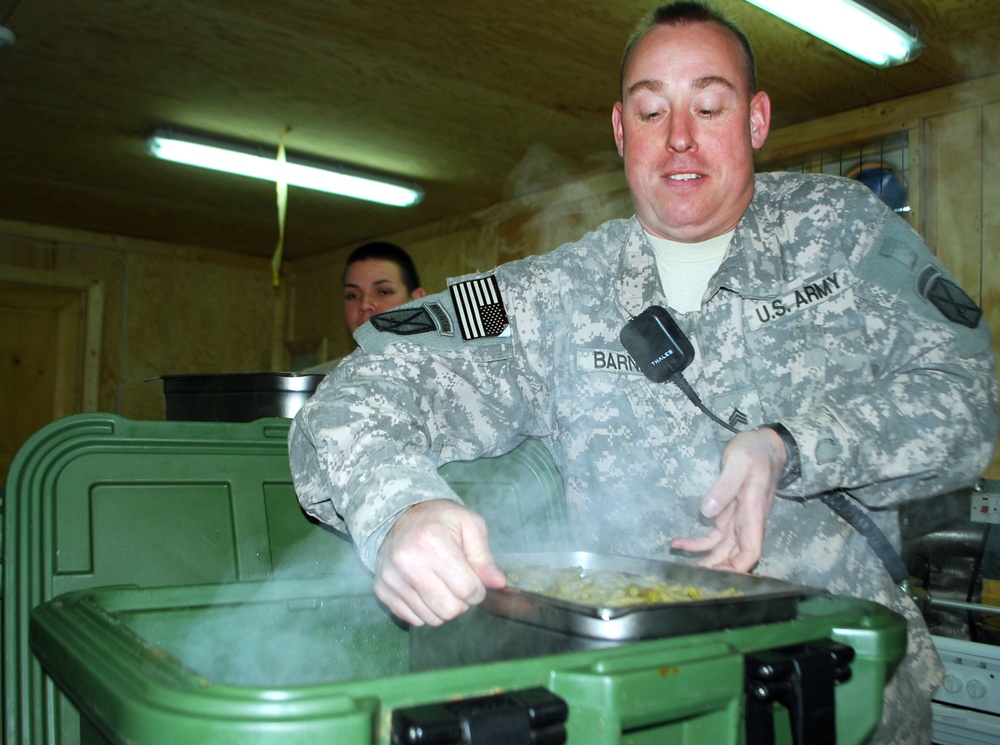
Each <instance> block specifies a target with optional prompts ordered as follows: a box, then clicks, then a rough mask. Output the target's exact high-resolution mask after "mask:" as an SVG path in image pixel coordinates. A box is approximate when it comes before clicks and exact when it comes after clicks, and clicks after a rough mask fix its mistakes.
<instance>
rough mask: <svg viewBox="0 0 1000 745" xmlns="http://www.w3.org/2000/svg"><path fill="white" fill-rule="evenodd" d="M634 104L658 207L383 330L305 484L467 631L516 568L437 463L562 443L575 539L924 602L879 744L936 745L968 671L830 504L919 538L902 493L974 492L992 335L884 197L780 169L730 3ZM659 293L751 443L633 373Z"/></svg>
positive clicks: (630, 126)
mask: <svg viewBox="0 0 1000 745" xmlns="http://www.w3.org/2000/svg"><path fill="white" fill-rule="evenodd" d="M621 94H622V100H621V102H620V103H618V104H616V105H615V107H614V111H613V114H612V124H613V128H614V136H615V142H616V144H617V147H618V151H619V153H620V155H621V156H622V157H623V158H624V162H625V171H626V175H627V178H628V183H629V187H630V189H631V191H632V197H633V202H634V204H635V209H636V215H635V217H633V218H631V219H629V220H615V221H611V222H608V223H606V224H604V225H603V226H601V227H600V228H599V229H597V230H596V231H594V232H593V233H590V234H588V235H587V236H585V237H584V238H583V239H581V240H580V241H579V242H577V243H575V244H569V245H565V246H563V247H561V248H559V249H556V250H555V251H553V252H551V253H549V254H546V255H542V256H537V257H532V258H529V259H525V260H523V261H519V262H514V263H511V264H507V265H504V266H501V267H498V268H497V269H496V270H494V272H493V273H492V274H489V275H485V276H477V277H471V278H464V279H460V280H458V281H455V282H454V283H453V284H452V285H451V287H450V290H449V292H447V293H442V294H440V295H437V296H433V297H430V298H428V299H427V301H426V302H420V303H410V304H407V305H406V306H402V308H400V309H397V310H395V311H391V312H389V313H387V314H383V315H382V316H376V317H375V318H374V319H373V320H372V322H371V323H370V324H367V325H366V326H364V327H362V328H361V329H360V330H359V331H358V333H357V335H356V336H357V339H358V342H359V344H360V346H361V347H362V349H364V350H365V352H366V353H367V354H359V355H355V356H354V357H352V358H351V359H350V360H349V361H348V362H346V363H345V364H344V365H343V366H342V367H341V369H339V370H338V371H337V372H336V373H335V374H334V375H333V376H331V378H329V379H328V380H327V381H326V382H325V383H324V384H323V385H322V386H321V387H320V389H319V390H318V391H317V393H316V395H315V396H314V397H313V398H312V400H311V401H310V402H309V403H307V404H306V406H304V407H303V409H302V410H301V411H300V412H299V415H298V417H297V419H296V422H295V426H294V428H293V430H292V433H291V435H290V447H291V459H292V473H293V475H294V477H295V482H296V488H297V491H298V494H299V499H300V501H301V503H302V504H303V506H304V507H305V509H306V510H307V511H308V512H309V513H311V514H313V515H315V516H316V517H317V518H319V519H320V520H323V521H324V522H326V523H329V524H330V525H333V526H334V527H337V528H339V529H344V530H347V531H348V532H349V533H350V535H351V536H352V538H353V540H354V541H355V544H356V545H357V548H358V550H359V552H360V554H361V556H362V558H363V560H364V561H365V562H366V563H367V565H368V566H369V567H371V568H372V569H373V570H374V571H375V592H376V594H377V595H378V597H379V598H380V599H382V600H383V602H385V604H386V605H387V607H388V608H389V609H390V610H391V611H392V612H393V613H395V614H396V615H397V616H398V617H399V618H401V619H402V620H404V621H406V622H409V623H411V624H414V625H419V624H423V623H428V624H440V623H442V622H444V621H446V620H448V619H451V618H454V617H455V616H457V615H459V614H460V613H462V612H464V611H465V610H466V609H468V607H469V606H470V605H472V604H475V603H478V602H480V601H481V600H482V599H483V597H484V595H485V591H486V588H488V587H490V588H499V587H503V586H504V584H505V578H504V576H503V574H502V573H501V571H500V570H499V569H498V567H497V566H496V565H495V563H494V561H493V559H492V556H491V554H490V550H489V547H488V543H487V536H486V528H485V524H484V521H483V520H482V519H481V518H480V517H479V516H478V515H475V514H473V513H472V512H471V511H470V510H468V509H466V508H465V507H464V506H463V505H462V504H461V503H460V501H459V500H458V499H457V498H456V497H455V495H454V494H453V493H452V492H451V491H450V490H449V488H448V487H447V485H446V484H445V482H444V481H443V479H441V477H440V476H438V474H437V473H436V469H437V467H438V466H439V465H441V464H442V463H445V462H447V461H451V460H457V459H462V460H465V459H472V458H477V457H481V456H493V455H497V454H499V453H503V452H506V451H509V450H511V449H512V448H513V447H515V446H516V445H517V444H518V443H519V442H520V441H521V440H522V439H523V438H524V437H526V436H536V437H539V438H541V439H542V440H543V441H544V442H545V444H546V445H547V447H548V448H549V450H550V452H551V453H552V456H553V458H554V460H555V461H556V463H557V464H558V465H559V468H560V471H561V473H562V475H563V479H564V484H565V488H566V497H567V507H568V511H569V515H570V520H571V522H572V526H571V527H572V534H573V535H574V537H575V539H576V540H577V541H578V544H579V545H578V546H575V548H579V549H581V550H598V551H604V552H610V553H623V554H631V555H642V556H647V557H651V558H673V559H674V560H677V558H678V557H677V556H676V553H677V552H680V553H696V554H698V555H699V557H700V563H701V564H702V565H704V566H710V567H717V568H724V569H730V570H736V571H741V572H749V571H751V570H753V571H755V572H756V573H758V574H761V575H767V576H772V577H780V578H784V579H787V580H791V581H793V582H799V583H802V584H807V585H813V586H819V587H824V588H826V589H828V590H829V591H831V592H833V593H836V594H841V595H854V596H859V597H865V598H869V599H872V600H875V601H878V602H880V603H883V604H885V605H887V606H889V607H891V608H893V609H894V610H896V611H897V612H899V613H901V614H903V615H905V616H906V618H907V619H908V621H909V632H910V633H909V645H908V650H907V653H906V657H905V658H904V660H903V662H902V663H901V665H900V667H899V668H898V670H897V672H896V674H895V676H894V677H893V679H892V681H891V682H890V683H889V684H888V685H887V687H886V694H885V696H886V706H885V707H884V716H883V722H882V724H881V725H880V727H879V730H878V732H877V733H876V735H875V740H874V741H875V742H885V743H920V742H927V741H928V740H929V737H930V731H931V726H930V698H931V695H932V693H933V691H934V690H935V689H936V687H937V685H938V684H939V682H940V680H941V666H940V663H939V661H938V659H937V656H936V654H935V651H934V648H933V646H932V643H931V639H930V636H929V634H928V633H927V629H926V627H925V626H924V623H923V620H922V618H921V616H920V613H919V612H918V610H917V609H916V607H915V606H914V605H913V603H912V602H911V601H910V600H909V599H908V598H907V597H906V595H905V593H904V592H903V591H902V590H901V589H900V588H899V587H898V586H897V584H896V583H895V582H894V581H893V579H892V578H891V577H890V575H889V573H888V572H887V571H886V568H885V567H884V566H883V564H882V563H881V562H880V560H879V558H878V557H877V556H876V554H875V553H874V552H873V551H872V549H871V548H870V547H869V545H868V543H867V542H866V540H865V538H864V537H862V535H861V534H859V533H858V532H857V531H856V530H854V529H853V528H852V527H851V526H850V525H848V524H847V523H845V522H844V521H842V520H840V519H839V518H838V517H837V515H836V514H834V512H832V511H831V509H830V508H829V507H828V506H827V505H826V504H825V503H824V502H823V501H822V499H821V495H824V494H830V493H832V492H835V491H837V490H846V491H847V492H848V493H849V494H850V497H851V501H852V504H853V506H854V507H855V508H856V509H857V510H859V511H861V512H862V513H864V514H867V515H868V517H870V518H871V520H873V521H874V522H875V523H876V524H877V525H878V526H879V527H880V528H881V530H882V531H883V532H884V533H885V534H887V535H888V537H889V538H890V540H891V541H892V542H893V543H895V544H896V546H897V548H898V545H899V526H898V519H897V513H896V511H895V510H894V508H895V507H897V506H898V505H899V504H900V503H901V502H902V501H904V500H907V499H920V498H923V497H927V496H930V495H933V494H938V493H943V492H946V491H950V490H953V489H957V488H960V487H963V486H966V485H968V484H970V483H972V482H973V481H974V479H975V478H976V477H977V476H978V475H979V473H980V472H981V471H982V469H983V468H984V467H985V465H986V463H987V462H988V460H989V457H990V454H991V452H992V449H993V442H994V440H995V438H996V434H997V422H996V411H997V391H996V384H995V379H994V372H993V370H994V361H993V355H992V352H991V350H990V334H989V331H988V329H987V328H986V325H985V322H984V321H983V320H982V318H981V314H980V312H979V310H978V309H977V308H976V307H975V305H974V303H972V301H971V300H970V299H969V297H968V295H966V294H965V292H964V291H962V290H961V289H960V288H959V287H958V286H957V284H956V283H955V282H954V280H953V279H952V278H951V276H950V275H949V274H948V272H947V271H946V270H945V269H944V268H943V267H942V266H941V264H940V263H939V262H938V261H937V260H936V259H935V258H934V257H933V256H932V255H931V254H930V252H929V251H928V250H927V248H926V247H925V246H924V244H923V242H922V241H921V239H920V238H919V236H917V235H916V234H915V233H914V232H913V231H912V230H910V228H909V227H908V226H907V225H906V224H905V223H904V222H903V221H902V220H901V219H900V218H899V217H897V216H895V215H893V214H892V213H891V212H890V211H889V210H888V209H887V208H886V207H885V205H883V204H882V203H881V202H880V201H879V200H878V199H877V198H876V197H875V196H874V195H873V194H872V193H871V192H870V191H869V190H868V189H867V188H865V187H864V186H862V185H860V184H857V183H856V182H851V181H847V180H844V179H837V178H833V177H825V176H814V175H791V174H761V175H758V176H756V177H755V176H754V173H753V161H752V152H753V150H754V149H756V148H759V147H761V146H762V145H763V144H764V141H765V139H766V137H767V134H768V129H769V124H770V101H769V99H768V96H767V95H766V94H765V93H763V92H757V86H756V80H755V73H754V62H753V56H752V52H751V51H750V46H749V43H748V42H747V40H746V37H745V36H744V35H743V34H742V32H740V31H739V30H738V29H736V28H735V27H733V26H732V25H730V24H728V22H726V21H725V20H724V19H722V18H721V17H719V16H717V15H716V14H714V13H713V12H711V11H710V10H708V9H706V8H705V7H703V6H701V5H700V4H697V3H686V2H685V3H674V4H670V5H666V6H662V7H660V8H658V9H657V10H656V11H654V14H653V16H652V18H651V20H650V22H649V23H648V24H647V25H646V26H644V27H642V28H641V29H640V31H639V32H638V33H637V34H636V36H635V37H634V38H633V39H632V41H630V43H629V45H628V47H627V48H626V52H625V56H624V59H623V63H622V92H621ZM650 306H666V307H669V308H670V309H671V310H672V311H673V315H674V316H675V318H676V321H677V323H678V325H679V326H680V328H681V329H682V330H683V332H684V333H685V334H686V335H687V337H688V338H689V339H690V342H691V344H692V347H693V350H694V360H693V362H692V363H691V364H690V366H689V367H688V368H687V369H686V370H685V371H684V376H685V378H686V379H687V381H688V382H689V383H690V385H691V387H692V388H693V389H694V390H695V391H696V392H697V393H698V394H699V395H700V397H701V400H702V401H703V402H705V405H706V408H708V409H710V410H711V411H713V412H716V413H717V414H718V415H719V416H721V417H722V418H723V419H730V420H731V421H737V422H739V421H742V420H744V419H745V420H746V422H747V425H746V426H744V427H743V428H742V431H741V432H739V433H738V434H736V435H732V433H731V432H729V431H728V430H727V429H725V428H724V427H722V426H719V424H718V423H716V422H715V421H713V420H712V419H711V418H709V417H708V416H706V415H705V414H704V413H703V412H702V411H700V410H699V409H698V408H696V407H695V406H692V404H691V402H690V401H689V400H688V399H687V398H686V396H685V394H684V393H683V392H681V390H679V388H678V387H677V386H675V385H670V384H655V383H652V382H651V381H650V380H648V379H647V378H646V377H644V376H643V375H642V374H640V373H638V372H637V371H636V370H635V367H634V366H633V365H631V364H617V360H619V359H621V358H622V355H624V349H623V346H622V344H621V342H620V340H619V332H620V331H621V330H622V328H623V326H625V325H626V324H627V323H628V322H629V321H630V319H631V318H633V317H635V316H638V315H639V314H640V313H642V311H643V310H644V309H646V308H648V307H650ZM609 358H613V359H615V360H616V364H615V365H614V366H610V365H608V364H607V360H608V359H609ZM779 491H780V494H779V495H778V496H779V498H778V499H775V495H776V492H779ZM705 517H707V518H710V519H711V520H713V521H714V527H713V528H712V529H711V530H710V531H709V532H708V533H707V534H704V528H702V527H701V523H700V520H701V519H704V518H705ZM765 528H766V540H765ZM672 554H673V556H672Z"/></svg>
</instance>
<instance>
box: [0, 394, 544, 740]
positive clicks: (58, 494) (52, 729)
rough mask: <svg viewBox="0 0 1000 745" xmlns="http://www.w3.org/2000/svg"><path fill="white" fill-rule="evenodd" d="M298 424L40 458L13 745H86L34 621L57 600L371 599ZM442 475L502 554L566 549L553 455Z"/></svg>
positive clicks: (147, 428) (195, 433)
mask: <svg viewBox="0 0 1000 745" xmlns="http://www.w3.org/2000/svg"><path fill="white" fill-rule="evenodd" d="M289 423H290V420H289V419H287V418H271V419H258V420H255V421H253V422H246V423H231V422H191V421H163V420H157V421H136V420H129V419H124V418H122V417H118V416H114V415H112V414H100V413H98V414H78V415H74V416H70V417H66V418H64V419H60V420H59V421H56V422H54V423H52V424H50V425H48V426H46V427H44V428H43V429H41V430H39V431H38V432H36V433H35V434H34V435H33V436H32V437H31V438H30V439H29V440H28V442H27V443H25V445H24V446H23V447H22V448H21V450H20V451H19V452H18V453H17V456H16V457H15V458H14V462H13V464H12V465H11V469H10V475H9V477H8V480H7V488H6V494H5V499H4V505H3V507H4V515H3V518H4V519H3V571H4V576H3V657H4V665H3V674H4V686H3V712H4V716H3V720H4V721H3V725H4V727H3V729H4V740H3V741H4V743H5V745H15V744H16V745H52V744H56V743H58V745H76V744H77V743H78V742H80V735H79V734H78V733H79V731H80V730H81V728H82V727H85V726H86V718H85V717H84V718H83V723H82V724H81V723H80V721H81V717H80V714H79V712H78V710H77V709H76V707H75V706H74V705H73V704H72V703H71V702H70V701H69V700H67V699H66V697H65V696H64V695H63V694H62V693H61V692H60V691H59V689H58V688H57V687H56V686H55V685H54V684H53V681H52V679H51V678H49V677H48V676H47V675H46V674H45V672H44V671H43V670H42V669H41V667H40V666H39V664H38V662H37V660H36V659H35V658H34V656H33V655H32V652H31V650H30V648H29V645H28V628H29V614H30V613H31V610H32V609H33V608H35V607H37V606H38V605H40V604H42V603H45V602H46V601H49V600H52V599H53V598H55V597H57V596H60V595H63V594H65V593H68V592H73V591H79V590H86V589H91V588H96V587H107V586H137V587H144V588H149V587H171V586H187V585H202V584H204V585H219V586H222V587H225V586H227V585H238V584H240V583H244V582H258V581H263V580H274V579H309V578H323V577H334V576H338V575H341V574H349V575H357V576H361V577H362V578H363V579H364V581H365V582H367V583H369V584H370V581H371V580H370V577H369V575H368V573H367V571H366V570H365V569H364V568H363V567H362V566H361V564H360V562H359V560H358V559H357V556H356V554H355V551H354V547H353V546H352V545H351V544H350V542H349V541H348V540H346V539H345V538H344V536H342V535H339V534H335V533H334V532H333V531H331V530H329V529H327V528H326V527H324V526H322V525H319V524H317V523H316V522H315V521H312V520H310V519H309V518H307V517H306V516H305V514H303V512H302V510H301V508H300V507H299V504H298V502H297V500H296V498H295V493H294V491H293V489H292V479H291V475H290V473H289V466H288V446H287V438H288V428H289ZM441 473H442V475H443V476H444V478H445V479H446V480H447V481H448V483H449V484H450V485H451V486H452V488H453V489H454V490H455V491H456V492H457V493H458V494H459V495H460V496H462V497H463V498H464V499H465V500H466V501H467V502H468V503H469V504H470V505H472V506H473V507H474V508H475V509H477V510H479V511H480V512H481V513H482V514H483V515H484V516H486V519H487V522H488V524H489V526H490V533H491V536H492V537H493V538H494V540H495V542H496V544H497V546H498V548H500V549H501V550H507V551H518V552H520V551H527V550H536V549H537V547H538V546H540V545H559V544H560V543H561V541H562V526H563V524H564V521H563V518H562V510H563V494H562V484H561V481H560V479H559V474H558V471H557V470H556V469H555V467H554V465H553V463H552V460H551V458H550V457H549V455H548V451H546V450H545V448H544V447H543V446H542V445H541V444H540V443H539V442H538V441H536V440H527V441H525V442H524V443H523V444H522V445H521V446H520V447H518V448H517V449H516V450H514V451H512V452H510V453H508V454H506V455H504V456H501V457H498V458H484V459H480V460H477V461H473V462H457V463H449V464H448V465H446V466H444V467H442V469H441ZM520 525H527V528H519V527H518V526H520ZM174 742H176V743H178V745H180V744H181V743H184V745H186V744H187V743H199V742H205V741H199V740H183V739H180V740H175V741H174Z"/></svg>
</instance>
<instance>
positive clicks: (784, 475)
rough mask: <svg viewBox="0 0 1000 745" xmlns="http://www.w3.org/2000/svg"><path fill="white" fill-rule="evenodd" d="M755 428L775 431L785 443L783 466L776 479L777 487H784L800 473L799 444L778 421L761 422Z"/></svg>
mask: <svg viewBox="0 0 1000 745" xmlns="http://www.w3.org/2000/svg"><path fill="white" fill-rule="evenodd" d="M757 429H770V430H773V431H775V432H777V433H778V437H780V438H781V441H782V442H783V443H784V444H785V468H784V469H783V470H782V472H781V478H780V479H779V480H778V488H779V489H784V488H785V487H786V486H788V485H789V484H791V483H793V482H794V481H795V480H796V479H798V477H799V476H801V475H802V460H801V458H799V445H798V443H797V442H795V438H794V437H792V433H791V432H789V431H788V429H787V428H786V427H785V425H784V424H781V423H780V422H771V423H769V424H762V425H760V426H759V427H757Z"/></svg>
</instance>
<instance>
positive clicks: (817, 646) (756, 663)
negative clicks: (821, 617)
mask: <svg viewBox="0 0 1000 745" xmlns="http://www.w3.org/2000/svg"><path fill="white" fill-rule="evenodd" d="M853 660H854V649H853V648H852V647H849V646H847V645H846V644H840V643H838V642H834V641H831V640H829V639H821V640H818V641H813V642H806V643H804V644H795V645H791V646H788V647H777V648H775V649H767V650H763V651H760V652H754V653H753V654H748V655H746V657H745V662H746V666H745V669H746V693H747V703H746V732H747V737H746V742H747V745H774V742H775V739H774V706H773V704H775V703H779V704H781V705H783V706H784V707H785V708H786V709H787V710H788V716H789V720H790V724H791V731H792V742H793V743H794V745H836V743H837V727H836V716H835V715H836V704H835V700H834V686H836V684H837V683H843V682H845V681H847V680H850V678H851V667H850V665H851V662H852V661H853Z"/></svg>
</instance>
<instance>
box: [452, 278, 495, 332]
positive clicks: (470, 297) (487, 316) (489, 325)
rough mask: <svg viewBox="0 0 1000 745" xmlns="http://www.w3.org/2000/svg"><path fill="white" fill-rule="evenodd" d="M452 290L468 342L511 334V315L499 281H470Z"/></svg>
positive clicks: (453, 286) (462, 330) (490, 279)
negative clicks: (508, 314) (509, 331)
mask: <svg viewBox="0 0 1000 745" xmlns="http://www.w3.org/2000/svg"><path fill="white" fill-rule="evenodd" d="M448 290H449V291H450V292H451V299H452V302H453V303H454V304H455V315H456V316H457V317H458V328H459V330H460V331H461V332H462V338H463V339H464V340H465V341H471V340H472V339H483V338H486V337H491V336H500V335H501V334H503V332H504V331H506V330H507V326H508V325H509V321H508V319H507V311H506V309H505V308H504V306H503V298H502V297H500V286H499V285H498V284H497V280H496V277H494V276H493V275H490V276H489V277H479V278H477V279H469V280H466V281H465V282H458V283H456V284H453V285H452V286H451V287H449V288H448Z"/></svg>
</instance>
